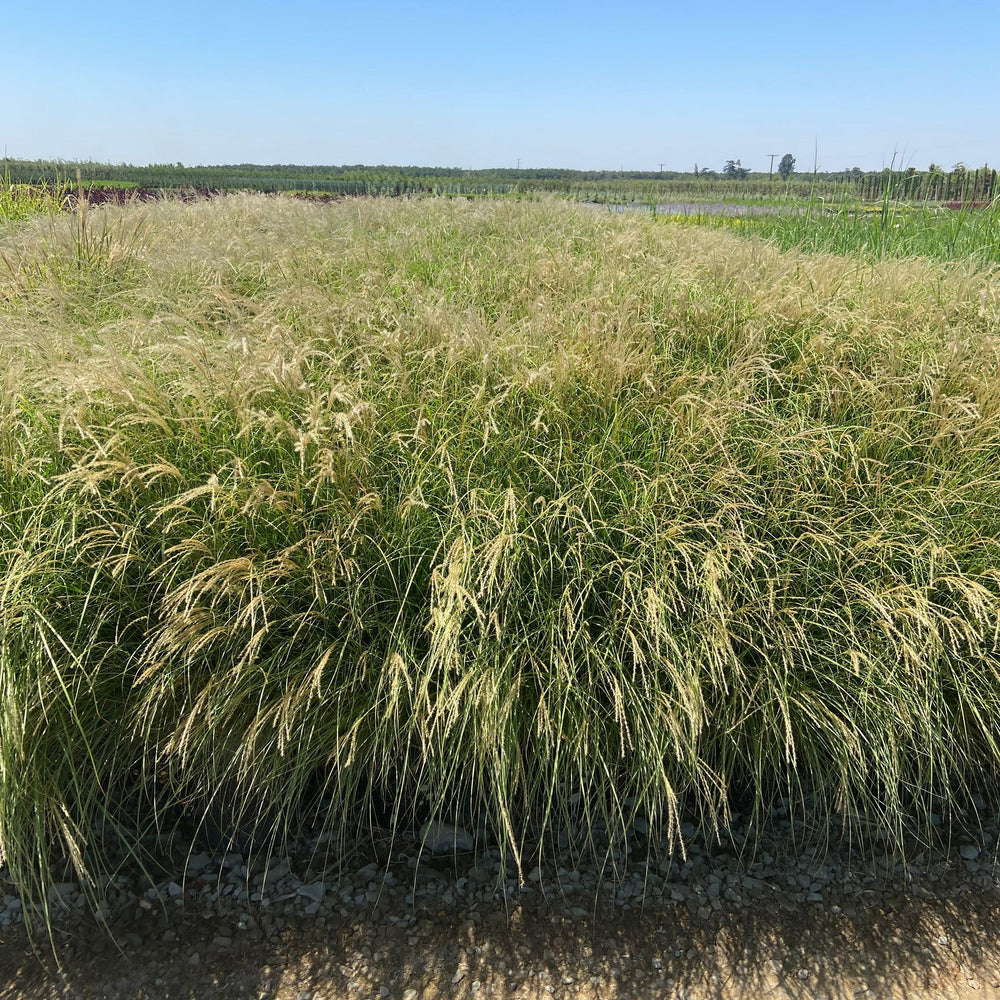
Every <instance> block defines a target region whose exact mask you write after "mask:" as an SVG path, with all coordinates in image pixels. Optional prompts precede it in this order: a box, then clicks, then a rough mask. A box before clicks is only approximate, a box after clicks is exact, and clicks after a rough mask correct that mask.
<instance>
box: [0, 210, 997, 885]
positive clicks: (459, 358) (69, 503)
mask: <svg viewBox="0 0 1000 1000" xmlns="http://www.w3.org/2000/svg"><path fill="white" fill-rule="evenodd" d="M116 213H117V214H116ZM2 242H3V250H4V254H5V259H7V260H8V261H10V266H9V268H8V270H7V272H6V273H0V324H2V327H3V330H4V334H3V337H2V339H0V371H3V372H4V373H5V374H4V376H3V381H2V383H0V579H2V586H0V853H2V857H3V860H4V862H5V863H6V864H7V865H8V867H9V869H10V871H11V872H12V873H13V875H14V876H15V878H16V879H17V880H19V881H20V883H21V884H22V886H23V887H24V888H25V891H26V892H28V893H29V894H32V893H38V894H40V895H42V896H44V894H43V893H42V889H43V887H44V883H45V879H46V878H47V877H48V872H49V869H50V866H51V864H52V863H53V862H54V861H56V860H57V859H62V860H68V862H69V863H70V864H72V865H73V866H75V868H76V870H77V872H78V874H79V875H80V877H81V878H82V879H83V881H84V884H85V885H87V884H89V885H91V886H94V885H96V884H97V883H98V881H99V876H100V874H101V873H102V871H103V870H105V869H106V868H107V865H108V863H109V857H110V856H111V848H112V846H113V847H114V849H115V850H121V849H123V850H125V851H126V853H132V854H133V855H135V856H136V857H137V858H138V859H139V860H143V858H142V851H143V848H142V844H143V838H144V836H145V835H146V834H148V833H149V832H150V831H153V832H156V831H167V830H169V829H170V828H172V826H174V825H175V824H176V823H177V822H178V821H179V820H180V818H181V817H183V816H185V815H186V816H187V817H188V818H189V820H190V822H191V823H192V824H193V825H194V826H195V827H198V826H201V827H205V825H206V824H215V825H220V824H221V825H222V826H223V827H228V828H230V829H235V828H237V827H239V826H243V827H249V828H251V829H256V830H257V831H258V832H259V833H261V835H262V836H264V835H272V834H273V835H274V836H278V837H280V836H281V834H282V831H283V830H286V829H287V828H288V826H289V824H291V823H293V822H295V821H296V818H297V817H301V816H302V815H303V814H304V813H305V812H308V810H309V809H310V808H315V807H316V804H317V803H322V804H323V811H322V813H321V815H320V820H321V822H323V823H325V824H326V825H327V826H328V828H329V830H330V831H331V832H332V833H333V834H334V836H335V844H336V845H337V846H338V847H339V848H340V849H346V848H347V847H348V846H349V845H350V844H351V843H352V842H354V841H355V839H356V838H357V836H358V835H359V833H360V834H362V835H363V834H364V832H365V831H366V830H368V829H369V828H370V827H371V825H372V824H373V823H375V822H378V823H379V824H381V825H383V826H386V827H388V828H389V829H390V830H391V829H396V830H399V829H401V828H404V827H408V826H409V825H410V824H412V823H415V822H417V821H418V819H419V818H421V817H427V816H437V817H439V818H442V819H445V820H449V821H450V820H454V819H456V818H461V819H462V820H463V821H470V822H471V821H476V822H478V823H481V824H482V825H483V826H484V827H485V828H488V829H489V831H490V835H491V836H493V837H495V838H496V840H497V841H498V842H500V843H504V844H506V845H507V846H508V847H509V848H510V852H511V855H512V857H513V859H514V861H513V863H514V864H516V863H517V861H518V859H519V858H520V857H521V854H522V851H523V850H525V849H526V847H528V846H529V845H538V844H542V845H543V849H544V843H545V841H546V837H547V836H548V835H552V834H555V833H559V832H562V833H567V834H568V835H572V836H574V837H575V838H576V840H577V842H578V843H579V844H580V845H581V848H583V849H586V848H587V846H588V845H590V846H591V847H592V846H593V844H594V843H595V841H594V838H593V834H594V832H595V831H596V830H598V829H602V830H605V831H607V832H608V834H609V837H610V839H611V840H612V841H614V839H615V838H616V837H621V836H623V835H624V832H625V831H626V830H627V829H628V827H629V826H630V825H631V824H632V823H633V821H634V820H635V819H636V818H642V819H643V820H645V822H646V823H648V824H650V827H651V831H652V832H651V837H652V839H654V840H657V839H659V838H661V837H662V838H665V839H666V841H667V843H668V844H669V843H670V842H672V839H673V837H674V835H675V834H676V832H677V830H678V828H679V823H680V819H681V816H682V814H685V813H686V812H688V813H694V814H695V815H696V816H697V817H698V818H699V819H700V820H701V821H702V822H704V823H706V824H708V825H709V826H712V825H714V824H718V823H725V822H726V819H727V817H728V815H729V812H730V810H731V808H732V807H733V805H734V803H737V802H738V803H739V805H740V808H742V809H744V810H747V809H749V810H750V811H752V812H754V813H755V814H756V815H757V816H758V817H766V815H767V814H768V811H769V809H770V807H771V805H772V803H773V801H774V799H776V798H790V799H791V800H792V802H793V806H795V805H797V806H799V807H803V806H808V809H809V811H810V815H811V817H812V819H813V820H814V822H815V823H816V825H817V827H818V829H820V830H821V831H822V830H826V831H827V832H830V831H833V830H835V829H837V830H840V829H844V830H847V831H848V832H851V833H862V832H863V831H864V830H866V829H876V828H877V829H878V830H879V831H880V832H881V834H882V835H883V836H887V837H889V838H890V839H892V840H895V841H896V842H898V843H900V844H902V843H903V842H904V841H905V835H906V833H907V830H908V829H910V828H911V827H912V825H913V824H914V823H915V822H916V823H918V824H919V823H920V822H921V819H922V817H928V816H929V814H930V812H931V810H932V809H934V808H937V806H936V805H935V803H937V802H939V801H940V798H941V797H946V798H947V797H952V798H956V799H961V797H962V796H963V795H964V794H965V793H966V792H967V791H968V790H970V789H972V788H974V787H977V786H978V785H979V784H980V783H981V782H982V781H983V779H984V778H985V777H986V776H992V775H994V774H995V773H996V770H997V764H998V762H1000V743H998V741H1000V722H998V720H1000V679H998V674H997V668H998V621H1000V617H998V610H1000V575H998V571H1000V514H998V511H1000V434H998V431H1000V397H998V391H997V384H996V371H997V362H998V351H997V349H998V343H1000V340H998V328H997V302H998V298H997V288H996V285H995V282H994V281H993V279H991V277H990V276H989V275H988V274H986V273H983V272H981V271H978V270H976V269H974V268H973V267H971V266H969V267H964V266H962V265H961V264H954V265H951V266H950V267H948V268H943V267H935V268H932V267H931V265H926V264H919V263H915V262H895V263H890V262H884V263H880V264H873V263H871V262H862V261H860V260H857V259H851V258H832V257H822V258H820V257H812V258H810V257H806V256H803V255H799V254H796V253H781V252H779V251H778V250H776V249H774V248H772V247H769V246H766V245H763V244H760V243H754V242H748V241H741V240H739V239H737V238H735V237H734V236H733V235H732V234H730V233H726V232H715V231H706V230H700V229H696V228H691V227H667V226H663V225H659V224H657V223H656V222H655V221H654V220H652V219H643V218H617V217H604V216H598V215H596V214H595V213H592V212H588V211H586V210H579V209H575V208H573V207H570V206H560V205H556V204H544V203H543V204H531V205H525V204H517V203H511V202H501V203H489V204H466V203H454V202H448V203H442V202H430V201H427V202H419V203H405V202H404V203H388V204H387V203H380V202H352V203H349V204H347V203H344V204H336V205H329V206H328V205H310V204H305V203H302V202H295V201H291V200H281V199H265V198H263V197H249V196H238V197H228V198H224V199H219V200H216V201H213V202H204V203H196V204H191V205H182V204H171V203H162V204H157V205H155V206H151V207H147V208H145V209H142V210H141V214H140V209H138V208H137V207H134V206H133V207H131V208H127V209H125V210H124V213H122V211H121V210H114V211H113V212H111V211H110V210H109V211H105V212H103V213H102V212H98V211H92V212H91V213H90V216H89V218H88V217H87V216H85V215H83V214H81V213H77V215H76V216H75V217H67V218H65V219H63V220H51V219H50V220H48V221H46V222H43V221H38V222H36V223H34V224H29V225H28V226H27V227H22V228H19V229H17V230H16V231H12V232H10V233H8V234H7V235H5V236H4V237H3V241H2ZM417 813H419V814H420V815H419V816H418V815H417ZM927 825H928V827H929V819H928V820H927Z"/></svg>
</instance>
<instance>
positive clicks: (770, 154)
mask: <svg viewBox="0 0 1000 1000" xmlns="http://www.w3.org/2000/svg"><path fill="white" fill-rule="evenodd" d="M764 155H765V156H770V157H771V166H770V168H769V169H768V171H767V179H768V180H772V179H773V177H774V158H775V157H776V156H781V153H765V154H764Z"/></svg>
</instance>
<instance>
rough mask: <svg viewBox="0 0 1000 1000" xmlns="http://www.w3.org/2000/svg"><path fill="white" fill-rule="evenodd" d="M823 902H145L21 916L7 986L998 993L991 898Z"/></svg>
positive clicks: (154, 992)
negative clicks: (234, 905) (401, 919)
mask: <svg viewBox="0 0 1000 1000" xmlns="http://www.w3.org/2000/svg"><path fill="white" fill-rule="evenodd" d="M837 909H838V908H837V907H835V906H834V907H830V906H825V907H822V908H817V907H815V906H808V905H805V904H801V903H799V904H795V903H792V902H790V901H788V900H786V899H784V898H778V899H773V900H768V903H767V905H761V906H758V907H750V908H748V907H734V906H727V905H723V906H722V907H720V908H719V909H717V910H715V911H714V912H713V913H712V914H711V916H710V917H709V918H708V919H704V918H701V917H699V915H698V914H697V913H692V912H690V910H689V908H687V907H685V906H680V907H667V906H664V905H661V904H650V905H647V906H646V907H644V908H643V909H642V910H641V911H637V910H631V911H628V912H625V911H623V910H622V909H621V908H616V907H613V906H610V905H606V904H600V905H597V906H596V907H595V908H594V909H593V910H592V911H591V912H590V913H588V914H587V915H586V917H581V916H580V915H579V908H576V909H574V910H573V912H572V913H571V912H570V911H569V909H568V907H567V904H566V903H565V901H564V900H559V899H555V900H550V901H546V900H545V899H544V898H542V897H538V898H537V899H535V900H532V901H530V902H527V903H522V902H518V903H517V905H515V906H511V905H509V904H508V905H506V906H505V904H504V903H503V902H502V901H500V902H498V903H497V904H496V906H495V908H491V909H485V910H484V908H483V907H482V906H479V907H478V908H473V909H446V908H441V907H440V903H437V904H433V905H431V906H428V907H426V908H424V909H423V910H422V912H420V913H419V916H418V919H417V921H416V923H414V924H413V925H412V926H411V927H409V928H405V929H404V928H401V927H397V926H394V925H393V924H391V923H389V922H388V921H387V919H386V917H387V916H388V914H387V913H386V912H384V908H383V907H382V906H381V905H380V904H376V905H375V906H374V907H373V908H371V909H370V910H369V911H368V912H366V913H365V914H364V915H363V916H360V917H359V916H358V915H356V914H351V915H350V916H349V917H347V918H343V919H340V918H337V917H334V918H332V919H331V918H324V917H305V916H295V917H293V918H291V919H290V921H289V922H288V925H287V926H286V927H285V928H284V929H283V931H282V932H281V933H280V934H276V935H272V936H271V937H270V939H268V938H267V937H266V935H264V934H263V933H260V932H258V931H257V930H256V929H255V928H251V929H250V931H249V932H242V933H241V932H240V931H238V930H237V928H236V927H235V922H234V921H226V920H224V919H222V918H220V916H219V914H217V913H209V912H208V911H205V913H204V914H202V913H199V912H193V911H192V910H191V909H190V908H188V909H186V910H185V911H183V912H181V911H179V910H178V911H173V912H165V911H163V910H161V909H158V908H157V909H151V910H148V911H146V910H143V911H142V916H141V917H136V916H128V915H121V916H120V917H119V919H117V920H116V921H115V922H114V923H113V926H112V930H113V932H114V936H115V938H116V941H117V943H113V942H112V941H111V939H110V938H109V937H108V936H107V934H106V933H104V932H103V931H102V930H101V929H100V928H99V927H97V926H96V925H95V924H93V923H92V922H85V921H82V922H80V923H79V924H76V925H74V926H73V927H72V928H70V929H65V928H63V929H59V930H58V931H57V934H58V941H57V943H58V956H59V959H60V963H61V967H60V965H59V964H58V963H57V962H56V961H55V959H54V958H53V954H52V950H51V947H50V945H49V944H48V942H47V941H37V940H36V942H35V944H34V946H33V945H32V943H31V942H30V941H29V940H28V937H27V935H26V934H25V932H24V930H23V928H16V929H8V930H7V931H5V932H4V933H5V938H4V940H3V941H2V942H0V998H2V1000H14V998H24V1000H28V998H37V1000H50V998H52V1000H54V998H57V997H58V998H80V1000H98V998H116V1000H117V998H122V1000H124V998H126V997H128V998H133V997H134V998H143V1000H145V998H150V1000H152V998H158V1000H159V998H162V1000H174V998H201V997H257V998H274V1000H332V998H341V997H359V998H360V997H386V998H393V1000H437V998H441V997H480V998H485V997H491V998H497V1000H528V998H532V1000H534V998H539V1000H547V998H548V997H550V996H551V997H564V998H567V1000H569V998H585V1000H598V998H633V997H634V998H647V997H648V998H660V997H683V998H686V1000H708V998H711V1000H729V998H734V1000H735V998H749V997H828V998H854V997H863V998H875V997H893V998H907V1000H923V998H931V997H935V998H937V997H940V998H945V997H949V998H952V997H973V996H974V997H976V998H996V1000H1000V923H998V917H1000V894H997V893H996V892H993V891H983V890H975V891H969V892H964V893H962V892H960V893H958V894H957V895H952V896H950V897H948V898H943V897H942V898H916V897H915V896H912V895H909V894H905V895H899V896H897V897H896V898H892V897H887V896H886V895H885V894H878V893H875V892H873V893H872V898H871V900H870V902H868V903H866V904H862V905H860V906H856V907H855V906H847V907H845V908H844V909H841V910H840V912H835V910H837Z"/></svg>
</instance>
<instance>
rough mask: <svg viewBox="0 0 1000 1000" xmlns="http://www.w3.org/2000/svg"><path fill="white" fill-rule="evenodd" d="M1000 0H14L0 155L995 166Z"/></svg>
mask: <svg viewBox="0 0 1000 1000" xmlns="http://www.w3.org/2000/svg"><path fill="white" fill-rule="evenodd" d="M998 14H1000V4H998V2H997V0H991V2H962V0H958V2H954V3H950V4H941V3H933V4H932V3H925V2H923V0H911V2H906V3H903V2H898V0H888V2H880V0H864V2H861V0H842V2H839V3H837V2H828V3H822V4H815V3H812V2H807V3H805V4H788V3H785V4H783V3H776V2H765V3H749V2H748V3H735V2H730V0H720V2H711V0H710V2H707V3H693V2H688V3H676V2H673V0H666V2H663V0H661V2H647V0H640V2H636V3H633V4H632V5H631V6H629V7H628V8H626V9H623V10H622V11H620V12H618V11H616V10H615V9H614V8H613V7H612V6H611V5H610V4H599V3H591V2H588V0H583V2H573V3H570V2H558V3H557V2H547V0H538V2H536V3H525V2H521V0H515V2H508V3H499V2H492V3H486V4H477V3H475V2H469V0H466V2H463V3H456V4H453V3H447V2H442V0H419V2H415V0H408V2H405V3H401V2H396V0H382V2H379V3H371V4H366V3H341V2H331V3H321V2H313V0H290V2H284V3H283V2H280V0H278V2H268V3H262V2H257V0H245V2H240V3H235V2H229V0H203V2H201V3H194V2H189V0H172V2H167V3H163V2H160V3H157V4H155V5H154V4H149V3H145V2H141V0H140V2H130V3H123V2H112V3H107V2H96V3H83V4H81V3H79V2H78V0H77V2H74V3H66V2H63V0H47V2H46V3H44V4H41V5H34V4H28V3H20V2H16V0H5V2H4V3H2V4H0V152H2V151H3V149H6V151H7V153H8V154H9V155H10V156H14V157H20V158H27V159H35V158H61V159H95V160H103V161H112V162H121V161H127V162H132V163H149V162H175V161H181V162H183V163H185V164H207V163H237V162H256V163H303V164H316V163H331V164H339V163H370V164H373V163H391V164H420V165H438V166H460V167H492V166H516V164H517V162H518V159H520V163H521V165H522V166H525V167H528V166H555V167H576V168H581V169H602V168H603V169H618V168H619V167H622V166H624V167H625V168H626V169H641V170H654V169H657V165H658V164H659V163H663V164H665V166H666V167H667V168H668V169H671V168H672V169H679V170H690V169H692V167H693V165H694V164H695V163H698V165H699V166H707V167H710V168H713V169H716V170H719V169H721V167H722V165H723V163H724V161H725V160H727V159H730V158H732V159H737V158H739V159H741V160H742V162H743V165H744V166H747V167H750V168H751V169H752V170H766V169H767V166H768V158H767V156H766V154H768V153H778V154H782V153H786V152H791V153H792V154H793V155H794V156H795V157H796V158H797V161H798V162H797V167H798V169H799V170H806V169H811V168H812V165H813V159H814V149H816V148H817V146H818V153H819V167H820V169H823V170H839V169H842V168H844V167H851V166H855V165H857V166H860V167H863V168H865V169H871V168H878V167H881V166H883V165H887V164H888V163H889V162H890V161H892V160H893V158H894V157H895V162H896V163H900V162H902V163H904V165H907V166H910V165H912V166H916V167H918V168H920V169H924V168H926V166H927V165H928V164H929V163H930V162H931V161H934V162H937V163H940V164H942V165H944V166H947V167H950V166H951V165H952V164H953V163H954V162H955V161H957V160H964V161H965V162H966V163H967V164H968V165H969V166H979V165H981V164H982V163H984V162H987V161H989V162H990V163H991V164H992V165H994V166H996V165H998V164H1000V149H998V142H1000V100H998V87H997V82H996V81H997V66H998V55H997V37H998V30H997V29H998V20H1000V18H998Z"/></svg>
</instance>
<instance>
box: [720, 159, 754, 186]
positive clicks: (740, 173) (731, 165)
mask: <svg viewBox="0 0 1000 1000" xmlns="http://www.w3.org/2000/svg"><path fill="white" fill-rule="evenodd" d="M722 172H723V173H724V174H725V175H726V177H728V178H729V179H730V180H734V181H745V180H746V179H747V177H749V176H750V171H749V170H747V168H746V167H744V166H743V164H742V163H740V161H739V160H726V165H725V166H724V167H723V168H722Z"/></svg>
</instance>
